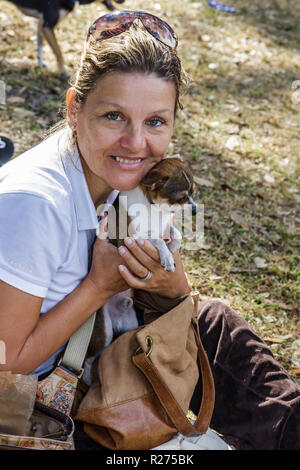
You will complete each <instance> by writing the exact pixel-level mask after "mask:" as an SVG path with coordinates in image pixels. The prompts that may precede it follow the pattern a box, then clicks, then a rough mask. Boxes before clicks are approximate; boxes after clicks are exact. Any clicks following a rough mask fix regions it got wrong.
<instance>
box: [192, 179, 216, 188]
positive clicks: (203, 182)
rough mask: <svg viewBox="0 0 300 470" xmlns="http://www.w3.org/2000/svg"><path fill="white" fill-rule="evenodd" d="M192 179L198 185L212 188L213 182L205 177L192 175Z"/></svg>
mask: <svg viewBox="0 0 300 470" xmlns="http://www.w3.org/2000/svg"><path fill="white" fill-rule="evenodd" d="M194 181H195V183H197V184H199V185H200V186H206V187H208V188H213V186H214V183H213V182H212V181H210V180H208V179H206V178H199V177H198V176H194Z"/></svg>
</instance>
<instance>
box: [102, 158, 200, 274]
mask: <svg viewBox="0 0 300 470" xmlns="http://www.w3.org/2000/svg"><path fill="white" fill-rule="evenodd" d="M193 190H194V183H193V175H192V173H191V171H190V170H189V169H188V168H187V166H186V165H185V164H184V162H183V161H182V159H181V158H180V157H179V156H175V157H168V158H165V159H163V160H161V161H160V162H159V163H157V164H156V165H154V166H153V167H152V168H151V170H150V171H149V172H148V173H147V174H146V176H145V177H144V178H143V180H142V181H141V183H140V185H139V186H138V187H137V188H135V189H133V190H131V191H121V192H120V194H119V200H118V208H117V214H116V219H115V220H111V219H110V217H108V238H109V239H110V241H111V242H112V243H113V244H114V245H116V246H120V245H121V244H123V241H124V238H126V237H127V236H130V237H133V238H135V239H139V238H147V239H149V240H150V241H151V243H152V244H153V245H154V246H155V247H156V248H157V250H158V252H159V255H160V260H161V265H162V266H163V267H164V268H165V269H166V271H174V270H175V264H174V259H173V256H172V253H174V252H175V251H177V250H178V249H179V247H180V245H181V239H182V237H181V234H180V232H179V231H178V230H177V229H176V228H175V227H174V225H173V222H172V211H173V210H179V208H180V207H181V206H183V205H184V204H190V205H191V207H192V210H191V214H192V215H195V214H196V212H197V205H196V204H195V202H194V201H193V199H192V194H193ZM124 214H126V216H124ZM99 215H100V212H99ZM121 223H123V226H121ZM112 224H113V225H114V226H113V228H112ZM102 234H103V232H102ZM105 236H106V235H105V234H104V237H105Z"/></svg>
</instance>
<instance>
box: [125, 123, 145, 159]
mask: <svg viewBox="0 0 300 470" xmlns="http://www.w3.org/2000/svg"><path fill="white" fill-rule="evenodd" d="M120 144H121V147H123V148H124V149H126V150H128V151H130V152H132V153H139V152H141V151H142V150H144V149H145V148H146V145H147V141H146V137H145V135H144V131H143V128H142V126H138V125H136V126H134V125H130V126H128V128H126V129H125V131H124V134H123V135H122V137H121V140H120Z"/></svg>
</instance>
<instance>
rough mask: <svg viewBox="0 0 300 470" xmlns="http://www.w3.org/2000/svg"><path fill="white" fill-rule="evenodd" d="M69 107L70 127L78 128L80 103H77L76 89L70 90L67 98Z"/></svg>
mask: <svg viewBox="0 0 300 470" xmlns="http://www.w3.org/2000/svg"><path fill="white" fill-rule="evenodd" d="M66 105H67V121H68V124H69V126H70V127H72V126H76V122H77V113H78V103H77V101H76V91H75V89H74V88H69V89H68V91H67V97H66Z"/></svg>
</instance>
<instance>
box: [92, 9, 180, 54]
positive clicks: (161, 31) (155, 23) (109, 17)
mask: <svg viewBox="0 0 300 470" xmlns="http://www.w3.org/2000/svg"><path fill="white" fill-rule="evenodd" d="M136 19H138V20H140V21H141V22H142V23H143V25H144V27H145V29H146V30H147V31H148V33H150V34H151V35H152V36H153V37H154V38H155V39H157V40H158V41H160V42H162V43H163V44H165V45H166V46H169V47H170V48H171V49H176V47H177V36H176V34H175V32H174V31H173V29H172V28H171V26H169V25H168V23H166V22H165V21H163V20H161V19H160V18H158V17H157V16H154V15H151V13H146V12H144V11H134V10H122V11H118V12H115V13H108V14H106V15H104V16H100V18H98V19H97V20H96V21H95V22H94V23H93V24H92V26H91V27H90V28H89V31H88V36H87V39H89V37H90V36H92V37H93V38H94V39H95V40H96V41H98V40H99V41H101V40H102V41H103V40H104V39H108V38H111V37H113V36H118V35H119V34H122V33H124V32H125V31H127V30H128V29H129V28H130V26H131V25H132V23H133V22H134V21H135V20H136Z"/></svg>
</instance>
